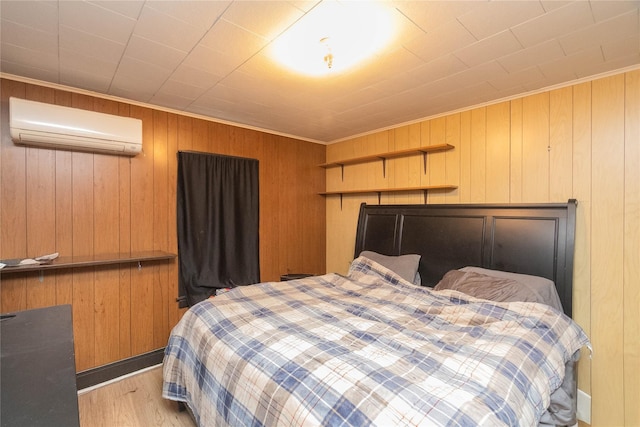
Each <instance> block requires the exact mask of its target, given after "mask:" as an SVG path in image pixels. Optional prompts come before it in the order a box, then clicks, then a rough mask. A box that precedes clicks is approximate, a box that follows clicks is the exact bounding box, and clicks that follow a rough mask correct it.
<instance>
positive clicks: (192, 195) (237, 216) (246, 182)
mask: <svg viewBox="0 0 640 427" xmlns="http://www.w3.org/2000/svg"><path fill="white" fill-rule="evenodd" d="M258 176H259V174H258V160H256V159H246V158H241V157H231V156H221V155H216V154H206V153H193V152H182V151H181V152H178V188H177V198H178V200H177V209H178V212H177V219H178V263H179V267H178V270H179V271H178V281H179V283H178V285H179V288H180V291H181V293H182V292H184V296H185V297H186V302H187V304H188V305H189V306H192V305H194V304H196V303H198V302H200V301H202V300H204V299H206V298H208V297H209V296H210V295H212V294H214V293H215V291H216V289H220V288H231V287H234V286H239V285H247V284H251V283H258V282H259V281H260V259H259V246H258V244H259V240H258V231H259V188H258ZM179 299H182V300H184V297H182V298H181V297H179ZM181 306H184V304H181Z"/></svg>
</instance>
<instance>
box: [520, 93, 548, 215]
mask: <svg viewBox="0 0 640 427" xmlns="http://www.w3.org/2000/svg"><path fill="white" fill-rule="evenodd" d="M522 135H523V138H522V166H523V168H522V193H523V197H524V200H523V201H524V202H530V203H536V202H548V201H549V93H548V92H543V93H540V94H537V95H531V96H527V97H525V98H524V99H523V100H522Z"/></svg>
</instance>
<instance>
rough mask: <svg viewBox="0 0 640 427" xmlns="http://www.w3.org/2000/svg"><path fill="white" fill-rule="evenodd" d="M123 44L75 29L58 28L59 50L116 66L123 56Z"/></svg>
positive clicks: (62, 26)
mask: <svg viewBox="0 0 640 427" xmlns="http://www.w3.org/2000/svg"><path fill="white" fill-rule="evenodd" d="M125 46H126V45H125V44H122V43H117V42H115V41H113V40H108V39H105V38H102V37H97V36H95V35H93V34H91V33H85V32H82V31H79V30H77V29H75V28H71V27H67V26H64V25H61V26H60V49H65V50H68V51H72V52H76V53H78V54H82V55H84V56H87V57H90V58H99V59H100V60H101V61H106V62H109V63H114V64H116V65H117V64H118V62H120V59H121V58H122V55H123V54H124V49H125Z"/></svg>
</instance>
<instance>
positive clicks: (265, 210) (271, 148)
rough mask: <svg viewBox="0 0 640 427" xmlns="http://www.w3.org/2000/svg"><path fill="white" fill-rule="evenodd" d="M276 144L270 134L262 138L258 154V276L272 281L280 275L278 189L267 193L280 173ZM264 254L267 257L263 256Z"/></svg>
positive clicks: (276, 185) (273, 186)
mask: <svg viewBox="0 0 640 427" xmlns="http://www.w3.org/2000/svg"><path fill="white" fill-rule="evenodd" d="M278 148H279V144H278V141H277V140H276V138H275V137H274V136H271V135H267V136H265V137H264V140H263V144H262V153H261V155H260V159H261V160H260V166H259V167H260V279H261V280H262V281H272V280H274V279H275V278H276V277H277V279H278V280H279V278H280V276H278V274H279V273H280V263H281V261H280V254H279V251H278V247H279V246H280V244H279V240H278V239H279V236H280V224H281V222H280V221H279V218H278V215H276V214H275V213H276V212H279V210H278V209H279V206H280V204H281V203H280V192H279V191H276V192H274V193H269V192H268V190H267V189H269V188H278V185H279V182H280V178H279V176H280V174H279V173H278V167H277V159H278V158H279V151H278ZM266 254H271V256H269V257H266V256H265V255H266Z"/></svg>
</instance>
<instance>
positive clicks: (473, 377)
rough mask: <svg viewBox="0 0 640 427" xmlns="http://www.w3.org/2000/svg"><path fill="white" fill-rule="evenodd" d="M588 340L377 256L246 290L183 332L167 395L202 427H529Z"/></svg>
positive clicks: (547, 312) (539, 308) (566, 324)
mask: <svg viewBox="0 0 640 427" xmlns="http://www.w3.org/2000/svg"><path fill="white" fill-rule="evenodd" d="M587 343H588V340H587V337H586V336H585V334H584V333H583V331H582V330H581V329H580V328H579V327H578V326H577V325H576V324H575V323H573V321H572V320H571V319H569V318H568V317H566V316H565V315H563V314H560V313H558V312H557V311H555V310H553V309H551V308H549V307H547V306H545V305H542V304H535V303H489V302H487V301H484V300H476V299H473V298H471V297H468V296H465V295H464V294H462V293H459V292H456V291H441V292H435V291H433V290H431V289H430V288H424V287H418V286H414V285H412V284H410V283H408V282H406V281H404V280H403V279H401V278H400V277H398V276H396V275H395V274H394V273H392V272H390V271H389V270H387V269H385V268H384V267H382V266H380V265H378V264H376V263H375V262H373V261H370V260H368V259H367V258H362V257H361V258H358V259H357V260H355V261H354V263H353V264H352V267H351V269H350V271H349V275H348V276H347V277H344V276H341V275H337V274H327V275H324V276H317V277H311V278H306V279H300V280H294V281H289V282H281V283H262V284H258V285H252V286H246V287H238V288H235V289H233V290H231V291H229V292H227V293H225V294H223V295H220V296H217V297H215V298H214V299H211V300H207V301H203V302H201V303H199V304H197V305H195V306H193V307H192V308H191V309H190V310H189V311H188V312H186V313H185V315H184V316H183V318H182V319H181V321H180V322H179V323H178V325H176V327H175V328H174V330H173V332H172V334H171V337H170V339H169V343H168V345H167V347H166V352H165V359H164V384H163V397H165V398H167V399H172V400H177V401H181V402H185V403H186V404H187V405H188V406H189V408H190V409H191V411H192V412H193V415H194V417H195V419H196V421H197V423H198V425H200V426H226V425H228V426H234V427H237V426H275V425H278V426H315V425H327V426H366V425H378V426H399V425H412V426H413V425H428V426H445V425H446V426H454V425H461V426H478V425H487V426H499V425H508V426H516V425H522V426H533V425H536V424H537V420H538V419H539V417H540V415H541V414H542V413H543V412H544V411H545V409H546V408H547V406H548V405H549V396H550V394H551V392H552V391H553V390H555V389H556V388H557V387H558V386H559V385H560V383H561V382H562V378H563V376H564V367H565V362H566V361H568V360H569V359H570V358H571V356H572V355H573V354H574V352H576V351H578V350H579V349H580V348H581V347H582V346H583V345H585V344H587Z"/></svg>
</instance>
